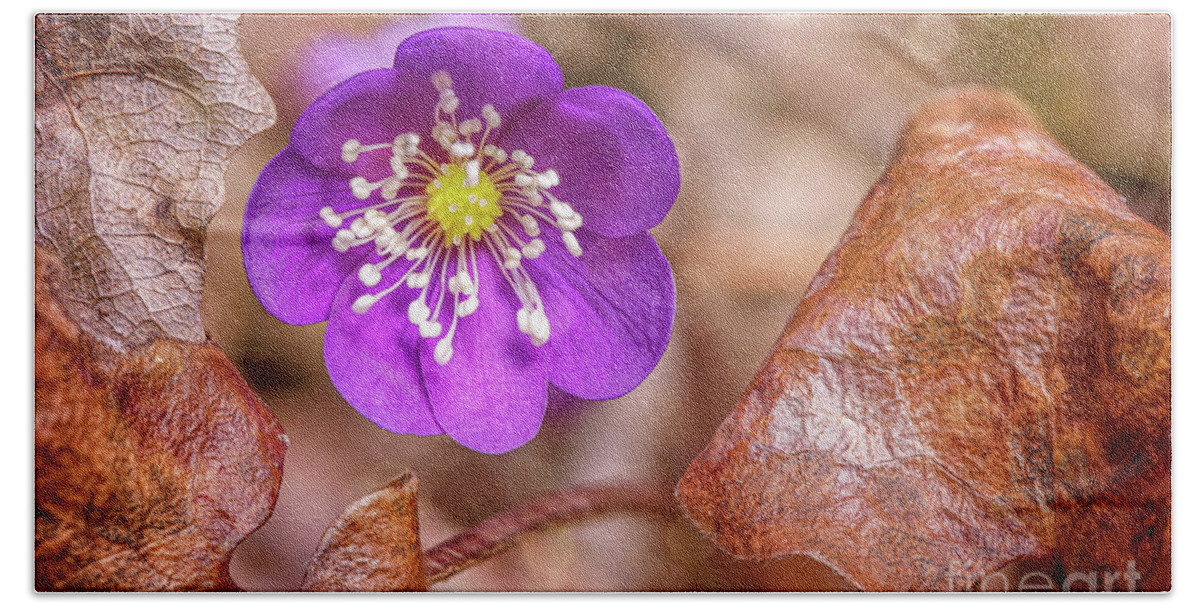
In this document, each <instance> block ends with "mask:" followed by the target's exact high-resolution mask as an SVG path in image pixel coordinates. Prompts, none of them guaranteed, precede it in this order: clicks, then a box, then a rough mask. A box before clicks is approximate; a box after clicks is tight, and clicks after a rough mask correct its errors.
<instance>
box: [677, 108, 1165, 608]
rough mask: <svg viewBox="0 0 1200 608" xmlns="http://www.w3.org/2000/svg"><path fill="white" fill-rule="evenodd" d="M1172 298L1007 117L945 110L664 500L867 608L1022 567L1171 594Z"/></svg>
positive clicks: (1119, 222) (1133, 237)
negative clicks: (1131, 568)
mask: <svg viewBox="0 0 1200 608" xmlns="http://www.w3.org/2000/svg"><path fill="white" fill-rule="evenodd" d="M1170 293H1171V260H1170V242H1169V240H1168V239H1167V238H1166V237H1165V236H1164V235H1163V234H1162V233H1161V232H1159V231H1158V230H1157V229H1155V228H1154V227H1152V226H1150V225H1149V224H1147V223H1146V222H1144V221H1142V220H1140V219H1138V218H1137V217H1136V216H1134V215H1133V214H1132V213H1130V212H1129V211H1128V209H1126V207H1125V205H1124V204H1123V202H1122V200H1121V199H1120V197H1119V196H1117V194H1116V193H1115V192H1113V191H1112V190H1111V189H1110V188H1109V187H1108V186H1106V185H1105V184H1104V183H1103V182H1101V181H1100V180H1099V179H1098V178H1097V177H1096V176H1095V175H1094V174H1092V173H1091V172H1090V171H1089V170H1088V169H1087V168H1085V167H1084V166H1083V165H1081V164H1080V163H1078V162H1077V161H1075V160H1074V159H1072V158H1071V157H1070V156H1069V155H1068V154H1067V153H1066V152H1064V151H1063V150H1062V149H1061V148H1060V147H1059V146H1058V145H1057V144H1056V143H1055V142H1054V141H1053V140H1052V139H1051V138H1050V137H1049V136H1048V135H1046V134H1045V132H1044V131H1042V130H1041V128H1040V127H1039V126H1038V125H1037V124H1036V123H1035V121H1034V120H1033V119H1032V118H1031V116H1030V114H1029V112H1028V110H1027V109H1026V108H1025V107H1024V106H1023V105H1022V104H1021V103H1020V102H1019V101H1017V100H1016V99H1015V98H1013V97H1011V96H1009V95H1006V94H1002V93H998V92H995V91H990V90H966V91H957V92H953V93H949V94H945V95H943V96H941V97H940V98H937V99H935V100H934V101H932V102H930V103H928V104H927V105H926V106H925V107H924V108H923V109H922V110H921V111H919V112H918V113H917V115H916V116H915V118H914V119H913V120H912V121H910V123H909V125H908V127H907V129H906V132H905V134H904V136H903V138H902V140H901V143H900V146H899V150H898V151H897V153H896V156H895V157H894V159H893V162H892V165H891V167H890V168H889V169H888V171H887V172H886V174H885V175H884V176H883V178H882V179H880V180H879V182H878V183H877V184H876V185H875V187H874V189H873V190H872V191H871V192H870V193H869V194H868V196H867V198H866V200H865V201H864V202H863V204H862V205H861V206H860V207H859V209H858V212H857V213H856V215H855V217H854V221H853V222H852V224H851V226H850V228H849V229H848V230H847V232H846V234H845V235H844V236H843V238H842V241H841V244H840V245H839V246H838V247H837V249H835V250H834V251H833V253H832V254H831V255H830V256H829V258H828V259H827V260H826V262H825V264H824V265H823V266H822V268H821V270H820V272H819V273H818V274H817V276H816V278H815V279H814V280H813V282H812V284H811V285H810V287H809V289H808V292H807V294H806V295H805V297H804V299H803V300H802V301H801V303H800V305H799V307H798V309H797V310H796V313H795V315H794V316H793V318H792V320H791V322H790V323H789V324H788V326H787V328H786V330H785V332H784V334H783V336H782V337H781V338H780V339H779V341H778V342H777V343H776V347H775V351H774V353H773V354H772V356H771V358H770V359H769V361H768V362H767V364H766V365H765V366H764V367H763V368H762V370H761V371H760V372H759V374H758V376H757V378H756V379H755V380H754V382H753V383H752V384H751V386H750V388H749V390H748V391H747V392H746V394H745V396H744V397H743V398H742V400H741V401H740V402H739V403H738V404H737V406H736V407H735V408H734V411H733V413H732V414H731V415H730V417H729V418H728V419H727V420H726V421H725V423H724V424H723V425H722V426H721V427H720V429H719V430H718V431H717V434H716V436H715V437H714V438H713V440H712V442H711V443H710V444H709V446H708V447H707V448H706V449H705V451H704V452H703V453H701V454H700V456H699V457H697V458H696V460H695V461H694V462H693V463H692V465H691V467H690V468H689V469H688V471H687V472H686V474H685V475H684V477H683V479H682V480H681V482H680V484H679V487H678V497H679V499H680V500H681V502H682V503H683V504H684V506H685V508H686V510H687V512H688V514H689V516H690V517H691V518H692V519H693V520H694V521H695V523H696V524H697V525H698V526H699V527H700V528H701V530H703V531H704V532H705V533H707V534H708V535H710V536H711V537H712V538H713V539H714V540H715V541H717V542H718V543H719V544H720V545H721V546H722V547H723V548H725V549H726V550H727V551H729V552H731V553H733V554H734V555H737V556H739V557H745V558H755V559H765V558H771V557H776V556H781V555H787V554H792V553H806V554H809V555H811V556H813V557H816V558H818V559H820V560H822V561H824V562H826V563H828V564H829V565H830V566H831V567H833V568H835V569H836V570H838V571H839V572H841V573H842V574H843V575H844V576H846V577H847V578H848V579H849V580H851V581H852V582H854V583H856V584H857V585H859V586H861V587H862V588H864V589H869V590H904V589H940V590H950V589H963V588H967V587H969V586H970V585H971V584H972V581H976V580H978V579H979V577H981V576H982V575H985V574H987V573H989V572H992V571H994V570H996V569H998V568H1000V567H1001V566H1003V565H1005V564H1006V563H1009V562H1011V561H1013V560H1017V559H1019V558H1029V559H1032V560H1035V561H1037V562H1039V563H1041V564H1043V565H1045V566H1046V568H1045V569H1048V571H1049V572H1051V573H1055V574H1056V575H1058V576H1069V575H1070V573H1072V572H1083V573H1087V572H1091V573H1093V574H1095V573H1097V572H1106V573H1107V572H1119V571H1122V570H1125V569H1126V566H1127V563H1128V562H1130V561H1131V560H1132V561H1133V562H1134V563H1135V564H1136V568H1137V570H1138V571H1139V572H1140V576H1141V579H1140V582H1139V584H1138V588H1139V589H1167V588H1169V587H1170V381H1171V360H1170V352H1171V351H1170V345H1171V336H1170V323H1171V310H1170ZM1060 580H1062V579H1060ZM1120 584H1121V585H1125V584H1126V581H1124V580H1123V581H1121V583H1120ZM1121 588H1124V587H1121Z"/></svg>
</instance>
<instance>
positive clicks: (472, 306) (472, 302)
mask: <svg viewBox="0 0 1200 608" xmlns="http://www.w3.org/2000/svg"><path fill="white" fill-rule="evenodd" d="M478 309H479V298H477V297H475V296H471V297H469V298H467V299H465V300H463V301H462V302H459V303H458V305H456V306H455V307H454V314H456V315H458V317H459V318H462V317H466V316H470V314H471V313H473V312H475V311H476V310H478Z"/></svg>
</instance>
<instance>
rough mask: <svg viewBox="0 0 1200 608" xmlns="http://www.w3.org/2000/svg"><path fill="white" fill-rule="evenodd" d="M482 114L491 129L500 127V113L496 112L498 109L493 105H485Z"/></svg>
mask: <svg viewBox="0 0 1200 608" xmlns="http://www.w3.org/2000/svg"><path fill="white" fill-rule="evenodd" d="M480 114H483V119H484V120H485V121H487V126H488V128H489V129H495V128H496V127H498V126H500V113H499V112H497V111H496V107H495V106H493V105H492V104H490V103H488V104H484V106H483V110H482V111H481V112H480Z"/></svg>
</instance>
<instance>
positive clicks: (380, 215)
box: [363, 209, 388, 230]
mask: <svg viewBox="0 0 1200 608" xmlns="http://www.w3.org/2000/svg"><path fill="white" fill-rule="evenodd" d="M363 220H365V221H366V222H367V225H368V226H370V227H371V228H373V229H375V230H382V229H383V228H387V227H388V220H387V214H386V213H384V212H382V211H380V210H378V209H367V210H366V212H364V213H363Z"/></svg>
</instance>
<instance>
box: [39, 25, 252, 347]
mask: <svg viewBox="0 0 1200 608" xmlns="http://www.w3.org/2000/svg"><path fill="white" fill-rule="evenodd" d="M236 20H237V17H236V16H235V15H184V14H175V15H168V14H162V15H97V14H91V15H39V16H38V17H37V20H36V23H35V31H36V37H35V57H34V61H35V65H36V69H35V72H34V73H35V114H34V125H35V137H36V149H35V156H34V158H35V167H36V187H35V195H34V198H35V202H36V220H37V221H36V224H37V228H36V238H37V243H38V245H40V246H43V247H46V248H48V249H49V250H52V251H54V252H55V253H57V254H58V255H59V256H60V257H61V258H62V259H63V261H64V263H65V264H66V267H67V273H68V278H69V280H68V285H69V290H67V291H66V292H65V293H64V294H63V302H62V304H63V306H64V308H65V309H66V311H67V312H68V313H69V314H70V315H71V316H73V317H74V318H75V319H77V320H78V321H79V323H80V325H81V327H82V328H83V329H84V331H86V332H87V333H89V334H91V335H92V336H93V337H95V338H98V339H100V340H102V341H104V342H105V343H106V344H108V345H109V346H112V347H117V348H120V347H123V346H126V345H140V344H145V343H148V342H150V341H151V340H154V339H158V338H176V339H179V340H185V341H189V342H201V341H203V340H204V330H203V328H202V327H201V323H200V292H201V288H202V283H203V272H204V231H205V227H206V226H207V223H208V221H209V219H210V218H211V217H212V215H213V213H215V212H216V210H217V208H218V207H219V206H220V204H221V202H222V198H223V196H224V194H223V191H224V181H223V173H224V171H225V167H226V165H227V163H228V157H229V154H230V153H231V152H232V151H233V150H234V148H236V147H238V146H239V145H241V144H242V142H244V141H245V140H246V139H247V138H249V137H250V136H251V135H253V134H254V133H256V132H258V131H261V130H263V129H265V128H267V127H268V126H270V125H271V123H272V122H274V116H275V109H274V105H273V104H272V102H271V98H270V96H268V95H267V92H266V90H265V89H264V88H263V87H262V85H261V84H259V82H258V81H257V80H255V79H254V78H253V76H251V74H250V72H249V71H248V69H247V66H246V63H245V61H244V60H243V59H242V57H241V55H240V54H239V52H238V47H237V33H236V29H235V23H236Z"/></svg>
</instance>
